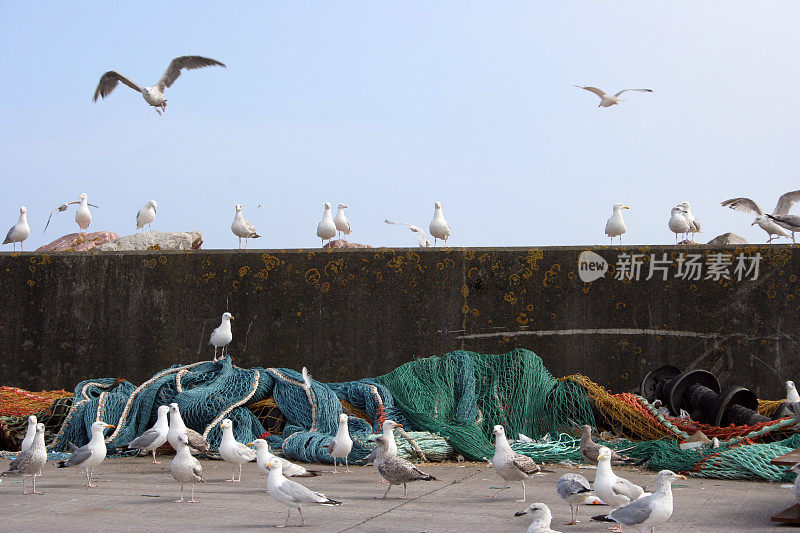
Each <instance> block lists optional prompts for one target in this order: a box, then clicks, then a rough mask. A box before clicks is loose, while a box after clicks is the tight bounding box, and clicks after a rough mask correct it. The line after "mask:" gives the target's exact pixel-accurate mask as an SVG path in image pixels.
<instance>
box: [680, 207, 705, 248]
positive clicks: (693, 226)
mask: <svg viewBox="0 0 800 533" xmlns="http://www.w3.org/2000/svg"><path fill="white" fill-rule="evenodd" d="M675 207H681V208H683V211H684V214H683V216H685V217H686V220H687V221H688V222H689V233H691V234H692V242H694V234H695V233H702V232H703V230H701V229H700V221H699V220H698V219H697V217H695V216H694V215H693V214H692V206H691V205H689V202H683V203H680V204H678V205H676V206H675Z"/></svg>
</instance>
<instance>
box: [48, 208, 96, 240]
mask: <svg viewBox="0 0 800 533" xmlns="http://www.w3.org/2000/svg"><path fill="white" fill-rule="evenodd" d="M79 203H81V201H80V200H76V201H74V202H67V203H65V204H61V205H60V206H58V207H56V208H55V209H53V210H52V211H50V216H49V217H47V224H45V225H44V229H43V230H42V233H44V232H45V231H47V226H49V225H50V219H51V218H53V215H55V214H56V213H63V212H64V211H66V210H67V208H68V207H69V206H71V205H72V204H79ZM86 205H88V206H89V207H97V206H96V205H94V204H90V203H87V204H86Z"/></svg>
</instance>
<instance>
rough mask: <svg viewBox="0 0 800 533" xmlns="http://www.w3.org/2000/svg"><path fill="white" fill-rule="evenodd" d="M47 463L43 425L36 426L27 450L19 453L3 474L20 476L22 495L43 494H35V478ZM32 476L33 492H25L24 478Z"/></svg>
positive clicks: (40, 473)
mask: <svg viewBox="0 0 800 533" xmlns="http://www.w3.org/2000/svg"><path fill="white" fill-rule="evenodd" d="M46 462H47V448H46V447H45V445H44V424H36V432H35V433H34V438H33V442H32V443H31V445H30V446H29V447H28V449H26V450H24V451H21V452H19V454H17V457H16V459H14V460H13V461H11V464H9V465H8V470H7V471H6V472H4V474H22V476H23V478H22V494H44V492H36V476H41V475H42V467H43V466H44V464H45V463H46ZM28 476H33V490H32V491H30V492H29V491H26V490H25V478H26V477H28Z"/></svg>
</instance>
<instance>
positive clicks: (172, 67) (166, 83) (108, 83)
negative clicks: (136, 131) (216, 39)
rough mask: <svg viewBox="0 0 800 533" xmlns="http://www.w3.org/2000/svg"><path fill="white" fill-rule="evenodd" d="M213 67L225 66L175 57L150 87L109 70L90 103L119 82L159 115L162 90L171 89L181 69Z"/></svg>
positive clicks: (205, 59)
mask: <svg viewBox="0 0 800 533" xmlns="http://www.w3.org/2000/svg"><path fill="white" fill-rule="evenodd" d="M213 65H217V66H220V67H224V66H225V65H224V64H223V63H220V62H219V61H217V60H216V59H211V58H208V57H201V56H181V57H176V58H175V59H173V60H172V61H171V62H170V64H169V66H168V67H167V70H166V72H164V75H163V76H161V79H160V80H158V83H156V84H155V85H153V86H152V87H141V86H139V85H138V84H137V83H136V82H134V81H133V80H131V79H129V78H126V77H125V76H123V75H122V74H120V73H119V72H115V71H113V70H109V71H108V72H106V73H105V74H103V75H102V76H101V77H100V82H99V83H98V84H97V89H95V91H94V98H92V102H97V97H98V96H99V97H101V98H105V97H106V96H108V95H109V94H111V91H113V90H114V88H116V86H117V83H118V82H120V81H121V82H122V83H124V84H125V85H127V86H128V87H130V88H131V89H133V90H134V91H136V92H139V93H142V96H143V97H144V101H145V102H147V103H148V104H150V105H151V106H153V107H154V108H155V110H156V113H158V114H159V115H161V111H166V110H167V99H166V98H165V97H164V89H166V88H167V87H172V84H173V83H175V80H177V79H178V76H180V75H181V70H182V69H186V70H191V69H195V68H201V67H210V66H213Z"/></svg>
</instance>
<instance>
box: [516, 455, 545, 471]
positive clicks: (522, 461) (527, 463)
mask: <svg viewBox="0 0 800 533" xmlns="http://www.w3.org/2000/svg"><path fill="white" fill-rule="evenodd" d="M511 462H512V463H514V466H516V467H517V468H519V469H520V470H521V471H522V472H524V473H526V474H528V475H530V474H535V473H537V472H541V470H542V468H541V467H540V466H539V465H537V464H536V461H534V460H533V459H531V458H530V457H528V456H527V455H521V454H519V453H515V454H514V458H513V459H511Z"/></svg>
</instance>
